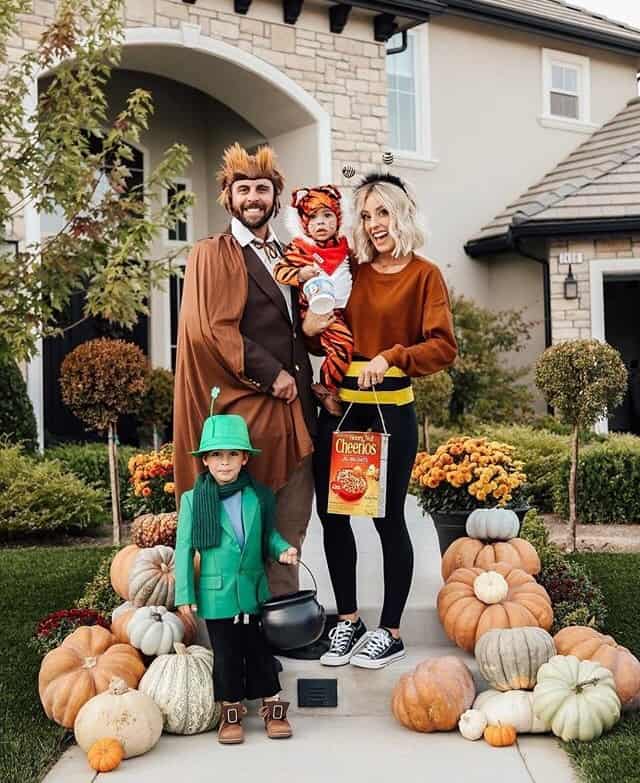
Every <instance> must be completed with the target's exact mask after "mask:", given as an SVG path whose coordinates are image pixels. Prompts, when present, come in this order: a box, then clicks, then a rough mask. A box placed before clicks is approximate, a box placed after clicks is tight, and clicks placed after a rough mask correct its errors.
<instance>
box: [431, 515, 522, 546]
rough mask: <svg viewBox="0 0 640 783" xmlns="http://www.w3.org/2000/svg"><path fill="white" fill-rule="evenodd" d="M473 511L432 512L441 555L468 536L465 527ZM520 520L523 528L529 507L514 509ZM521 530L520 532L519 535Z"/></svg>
mask: <svg viewBox="0 0 640 783" xmlns="http://www.w3.org/2000/svg"><path fill="white" fill-rule="evenodd" d="M472 510H473V509H470V510H469V511H431V512H430V513H431V518H432V519H433V524H434V526H435V528H436V533H437V534H438V543H439V544H440V554H441V555H443V554H444V553H445V552H446V551H447V549H448V548H449V547H450V546H451V544H453V542H454V541H455V540H456V539H458V538H462V537H463V536H466V535H467V531H466V529H465V526H466V524H467V517H468V516H469V514H470V513H471V511H472ZM513 511H515V513H516V515H517V517H518V519H519V520H520V526H522V520H523V519H524V517H525V515H526V513H527V511H529V506H526V507H525V508H514V509H513ZM519 534H520V530H518V535H519Z"/></svg>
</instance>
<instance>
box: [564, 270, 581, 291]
mask: <svg viewBox="0 0 640 783" xmlns="http://www.w3.org/2000/svg"><path fill="white" fill-rule="evenodd" d="M564 298H565V299H577V298H578V281H577V280H576V279H575V277H574V276H573V272H572V271H571V264H569V272H568V273H567V276H566V277H565V279H564Z"/></svg>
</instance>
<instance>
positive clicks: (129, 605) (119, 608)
mask: <svg viewBox="0 0 640 783" xmlns="http://www.w3.org/2000/svg"><path fill="white" fill-rule="evenodd" d="M130 609H135V606H134V605H133V604H132V603H131V601H125V602H124V603H123V604H120V606H116V608H115V609H114V610H113V612H111V622H113V621H114V620H116V619H117V618H118V616H119V615H121V614H123V613H124V612H128V611H129V610H130Z"/></svg>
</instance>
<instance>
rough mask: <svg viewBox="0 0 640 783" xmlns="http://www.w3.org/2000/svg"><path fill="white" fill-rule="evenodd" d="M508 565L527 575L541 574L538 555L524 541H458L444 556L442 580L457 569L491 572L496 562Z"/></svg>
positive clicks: (513, 539)
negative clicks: (475, 569) (481, 569)
mask: <svg viewBox="0 0 640 783" xmlns="http://www.w3.org/2000/svg"><path fill="white" fill-rule="evenodd" d="M498 562H500V563H509V564H510V565H512V566H513V567H514V568H521V569H522V570H523V571H526V572H527V573H528V574H539V573H540V569H541V567H542V566H541V564H540V558H539V557H538V553H537V552H536V550H535V549H534V548H533V546H531V544H530V543H529V542H528V541H525V540H524V538H512V539H510V540H509V541H495V542H494V543H488V544H486V543H484V541H479V540H478V539H477V538H467V537H463V538H458V539H456V540H455V541H454V542H453V544H451V546H449V547H448V549H447V551H446V552H445V553H444V555H443V556H442V578H443V579H444V581H445V582H446V581H447V579H448V578H449V577H450V576H451V574H452V573H453V572H454V571H455V570H456V569H457V568H484V569H485V570H489V569H492V568H493V566H494V565H495V564H496V563H498Z"/></svg>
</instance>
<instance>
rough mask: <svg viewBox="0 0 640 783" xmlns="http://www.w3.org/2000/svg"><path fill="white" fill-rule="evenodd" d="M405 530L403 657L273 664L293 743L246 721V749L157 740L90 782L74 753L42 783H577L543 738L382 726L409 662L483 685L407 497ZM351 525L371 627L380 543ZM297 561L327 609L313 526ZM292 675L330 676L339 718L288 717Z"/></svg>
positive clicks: (323, 713)
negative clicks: (449, 663)
mask: <svg viewBox="0 0 640 783" xmlns="http://www.w3.org/2000/svg"><path fill="white" fill-rule="evenodd" d="M407 523H408V526H409V531H410V534H411V538H412V541H413V545H414V549H415V563H416V568H415V575H414V579H413V584H412V590H411V595H410V598H409V604H408V606H407V611H406V613H405V620H404V621H403V629H402V632H403V637H404V639H405V642H406V643H407V645H408V655H407V658H405V659H404V660H401V661H398V662H397V663H395V664H393V665H392V666H389V667H387V668H386V669H383V670H380V671H373V672H368V671H364V670H363V671H361V670H357V671H354V670H353V669H352V668H350V667H349V666H345V667H340V668H338V669H328V668H327V667H323V666H321V665H320V664H319V663H317V662H315V661H294V660H291V659H288V658H283V659H282V662H283V665H284V667H285V671H284V674H283V677H282V683H283V687H284V688H285V694H284V695H285V696H286V698H287V699H290V700H291V702H292V712H291V720H292V724H293V727H294V731H295V736H294V737H293V738H292V739H291V740H280V741H274V740H268V739H267V738H266V736H265V734H264V729H263V727H262V722H261V721H260V720H259V719H258V718H257V717H256V716H255V715H252V716H250V717H249V718H248V719H247V720H246V722H245V726H246V729H247V731H246V737H247V739H246V742H245V744H244V745H243V746H238V747H237V748H233V747H222V746H220V745H218V742H217V738H216V734H215V732H211V733H208V734H201V735H198V736H195V737H177V736H172V735H167V734H164V735H163V736H162V737H161V739H160V742H159V743H158V744H157V745H156V747H155V748H154V749H153V750H152V751H150V752H149V753H147V754H146V755H144V756H140V757H139V758H135V759H128V760H127V761H125V762H123V763H122V765H121V766H120V768H119V769H118V770H116V771H115V772H112V773H109V775H110V777H108V778H107V777H105V775H97V774H96V773H93V772H92V771H91V770H90V769H89V767H88V765H87V761H86V758H85V755H84V753H83V752H82V751H81V750H80V749H79V748H78V747H72V748H71V749H69V750H68V751H67V752H66V753H65V754H64V756H63V757H62V758H61V759H60V761H59V762H58V763H57V764H56V765H55V767H53V769H52V770H51V771H50V772H49V774H48V775H47V777H46V778H45V781H44V783H90V782H91V781H96V780H97V781H98V783H106V781H107V780H113V782H114V783H134V782H135V783H182V782H183V781H184V783H210V782H211V781H220V783H222V781H224V782H225V783H227V782H231V781H232V782H233V783H245V781H246V783H250V782H251V781H256V783H258V782H259V783H283V781H298V780H299V781H301V782H302V783H320V782H321V781H322V783H355V782H356V781H366V783H383V781H384V783H396V782H395V780H394V778H398V777H399V776H402V779H403V780H407V781H409V782H410V783H413V781H416V782H417V781H420V783H431V781H434V780H435V781H446V783H458V781H460V783H485V781H486V783H490V782H491V783H493V781H495V780H496V775H497V776H498V777H499V778H500V779H505V780H509V781H510V783H548V781H553V783H576V781H577V778H576V777H575V775H574V773H573V772H572V770H571V767H570V764H569V759H568V756H567V755H566V754H565V752H564V751H563V750H562V748H561V746H560V745H559V744H558V742H557V740H556V739H555V738H554V737H553V736H552V735H521V736H520V737H519V738H518V743H517V745H515V746H513V747H510V748H492V747H490V746H489V745H488V744H487V743H486V742H484V741H478V742H469V741H468V740H465V739H463V738H462V736H461V735H460V734H459V733H458V732H457V731H454V732H448V733H436V734H418V733H416V732H412V731H409V730H407V729H405V728H403V727H402V726H400V725H399V724H398V723H397V722H396V721H395V720H394V718H393V717H392V715H391V709H390V706H389V702H390V697H391V691H392V689H393V685H394V683H395V682H396V681H397V679H398V678H399V677H400V675H401V674H402V673H403V672H404V671H406V670H411V669H412V668H413V667H414V666H415V665H416V663H417V661H418V660H422V659H424V658H427V657H434V656H440V655H451V654H454V655H459V656H460V657H462V658H463V660H464V661H465V662H466V663H467V665H469V666H470V667H471V668H472V670H474V677H475V680H476V685H477V686H479V687H483V686H484V683H483V682H482V680H481V678H480V677H479V675H478V672H477V668H475V667H474V661H473V658H472V657H471V656H468V655H467V654H466V653H464V651H462V650H460V649H458V648H456V647H455V646H454V645H453V644H452V643H450V642H449V641H448V640H447V638H446V637H445V636H444V633H443V631H442V628H441V626H440V624H439V621H438V618H437V613H436V612H435V610H434V605H435V596H436V594H437V591H438V589H439V587H440V585H441V579H440V555H439V550H438V545H437V539H436V535H435V530H434V529H433V526H432V525H431V524H430V522H429V520H428V519H425V518H424V517H423V516H422V514H421V512H420V511H419V509H418V508H417V505H416V502H415V499H414V498H411V497H410V498H409V499H408V501H407ZM353 526H354V530H355V532H356V536H357V538H358V551H359V560H358V586H359V601H360V605H361V606H362V607H363V615H364V616H365V620H366V621H367V622H368V623H370V624H373V625H375V623H376V620H377V609H376V607H378V606H380V603H381V600H382V579H381V578H380V574H381V573H382V558H381V552H380V545H379V541H378V537H377V534H376V533H375V529H374V528H373V525H372V524H371V522H370V521H368V520H366V519H356V520H354V522H353ZM303 559H304V561H305V562H306V563H307V564H308V565H309V566H310V567H311V569H312V571H313V572H314V574H315V576H316V579H317V581H318V594H319V598H320V601H321V602H323V603H324V605H325V606H326V607H327V609H328V610H330V609H331V607H332V598H331V589H330V584H329V577H328V573H327V569H326V564H325V563H324V558H323V555H322V543H321V529H320V523H319V521H318V519H317V518H315V517H314V519H313V520H312V522H311V525H310V529H309V535H308V537H307V540H306V542H305V545H304V548H303ZM303 583H304V584H305V585H306V583H307V580H305V579H304V578H303ZM297 677H318V678H337V680H338V708H337V709H334V710H331V709H330V708H324V709H320V710H317V709H312V708H303V709H300V708H298V707H297V703H296V688H295V681H296V679H297ZM252 711H253V712H255V710H253V708H252Z"/></svg>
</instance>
